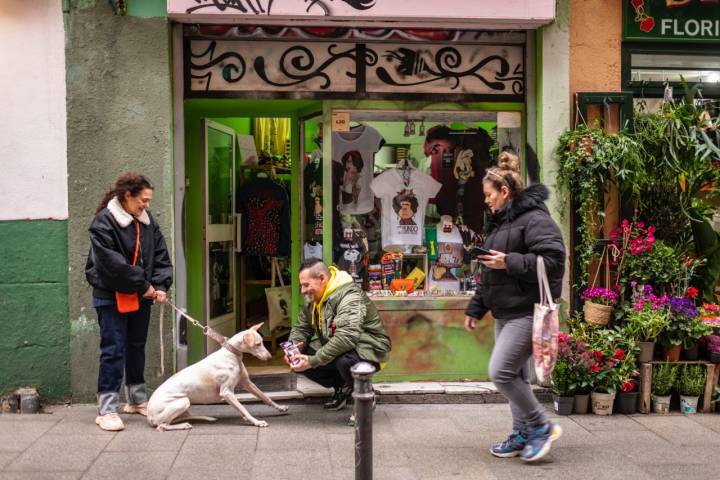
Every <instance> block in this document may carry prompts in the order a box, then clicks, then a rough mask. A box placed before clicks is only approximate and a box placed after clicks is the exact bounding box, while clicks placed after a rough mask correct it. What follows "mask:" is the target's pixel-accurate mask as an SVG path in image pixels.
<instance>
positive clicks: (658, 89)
mask: <svg viewBox="0 0 720 480" xmlns="http://www.w3.org/2000/svg"><path fill="white" fill-rule="evenodd" d="M621 52H622V53H621V55H622V56H621V59H622V60H621V61H622V63H621V65H622V66H621V83H622V89H623V91H630V92H632V93H633V94H634V95H635V97H636V98H639V99H640V98H645V97H646V98H662V97H663V93H664V91H665V85H664V82H637V81H632V80H631V74H632V66H631V64H630V60H631V56H632V54H646V55H668V54H670V55H693V56H707V57H715V58H717V57H720V45H698V44H678V43H670V44H668V43H662V44H647V43H638V42H624V43H623V44H622V49H621ZM670 85H671V86H672V87H673V91H674V95H675V97H677V96H678V95H682V94H683V88H682V85H681V84H680V82H670ZM691 85H694V83H691ZM699 85H700V91H701V93H702V95H703V96H704V97H715V98H717V97H720V84H715V85H712V84H699Z"/></svg>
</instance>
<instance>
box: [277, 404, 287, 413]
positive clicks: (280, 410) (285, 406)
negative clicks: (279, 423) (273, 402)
mask: <svg viewBox="0 0 720 480" xmlns="http://www.w3.org/2000/svg"><path fill="white" fill-rule="evenodd" d="M275 408H277V409H278V412H283V413H285V412H287V411H288V406H287V405H277V406H275Z"/></svg>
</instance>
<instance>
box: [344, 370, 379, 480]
mask: <svg viewBox="0 0 720 480" xmlns="http://www.w3.org/2000/svg"><path fill="white" fill-rule="evenodd" d="M350 372H351V373H352V376H353V378H354V379H355V387H354V390H353V394H352V395H353V401H354V409H355V480H372V478H373V465H372V458H373V453H372V415H373V411H372V403H373V399H374V398H375V392H374V390H373V387H372V376H373V374H374V373H375V367H373V366H372V365H370V364H369V363H367V362H358V363H356V364H355V365H353V367H352V368H351V369H350Z"/></svg>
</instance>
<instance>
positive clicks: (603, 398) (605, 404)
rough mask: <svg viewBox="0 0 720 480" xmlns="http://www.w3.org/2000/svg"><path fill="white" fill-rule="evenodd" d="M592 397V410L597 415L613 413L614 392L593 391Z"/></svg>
mask: <svg viewBox="0 0 720 480" xmlns="http://www.w3.org/2000/svg"><path fill="white" fill-rule="evenodd" d="M590 398H591V401H592V411H593V413H594V414H595V415H612V412H613V403H614V402H615V394H614V393H604V392H592V393H591V394H590Z"/></svg>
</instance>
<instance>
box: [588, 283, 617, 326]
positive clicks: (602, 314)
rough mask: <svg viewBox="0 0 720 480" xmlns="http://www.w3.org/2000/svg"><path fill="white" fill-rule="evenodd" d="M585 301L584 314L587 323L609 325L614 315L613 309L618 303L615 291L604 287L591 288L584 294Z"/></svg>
mask: <svg viewBox="0 0 720 480" xmlns="http://www.w3.org/2000/svg"><path fill="white" fill-rule="evenodd" d="M582 299H583V300H585V304H584V305H583V313H584V314H585V321H586V322H588V323H590V324H593V325H599V326H603V325H607V323H608V322H609V321H610V316H611V315H612V311H613V307H614V305H615V304H616V303H617V301H618V294H617V292H616V291H615V290H612V289H609V288H602V287H590V288H588V289H586V290H585V291H584V292H583V293H582Z"/></svg>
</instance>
